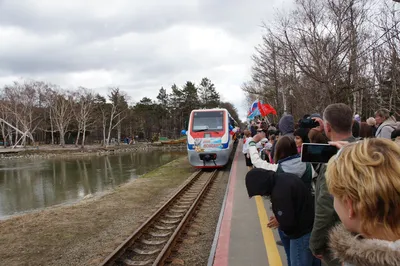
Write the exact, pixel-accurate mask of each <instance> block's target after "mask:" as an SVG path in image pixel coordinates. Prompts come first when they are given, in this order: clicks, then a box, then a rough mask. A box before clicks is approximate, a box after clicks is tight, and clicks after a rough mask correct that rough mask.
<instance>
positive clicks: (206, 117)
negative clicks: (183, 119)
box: [192, 111, 224, 132]
mask: <svg viewBox="0 0 400 266" xmlns="http://www.w3.org/2000/svg"><path fill="white" fill-rule="evenodd" d="M223 115H224V112H222V111H214V112H195V113H194V114H193V126H192V130H193V131H194V132H200V131H223V130H224V126H223V121H224V116H223Z"/></svg>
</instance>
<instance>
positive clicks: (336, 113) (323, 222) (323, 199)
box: [310, 103, 356, 266]
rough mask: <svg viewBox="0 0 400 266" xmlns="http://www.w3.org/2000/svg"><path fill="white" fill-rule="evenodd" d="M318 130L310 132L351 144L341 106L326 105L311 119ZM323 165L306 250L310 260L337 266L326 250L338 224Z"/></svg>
mask: <svg viewBox="0 0 400 266" xmlns="http://www.w3.org/2000/svg"><path fill="white" fill-rule="evenodd" d="M313 119H314V120H315V121H316V122H318V124H319V126H318V127H316V128H313V129H311V130H317V131H319V132H325V135H326V136H327V137H328V138H329V139H330V141H334V142H335V141H348V142H355V141H356V138H354V137H353V135H352V127H353V111H352V110H351V108H350V107H349V106H347V105H345V104H343V103H335V104H331V105H328V106H327V107H326V108H325V110H324V114H323V120H322V119H321V118H313ZM325 172H326V164H322V166H321V168H320V171H319V173H318V177H317V182H316V187H315V218H314V226H313V230H312V232H311V237H310V249H311V251H312V252H313V254H314V256H316V257H317V258H320V259H322V260H323V261H324V262H325V263H326V264H327V265H328V266H340V265H341V263H340V262H339V261H338V260H336V259H333V256H332V254H331V252H330V250H329V247H328V244H327V243H328V238H329V231H330V230H331V229H332V228H333V227H334V226H335V225H336V224H337V223H338V222H339V221H340V220H339V217H338V216H337V214H336V212H335V210H334V208H333V198H332V197H331V195H330V193H329V192H328V188H327V185H326V179H325Z"/></svg>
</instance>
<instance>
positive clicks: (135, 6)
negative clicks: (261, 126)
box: [0, 0, 291, 120]
mask: <svg viewBox="0 0 400 266" xmlns="http://www.w3.org/2000/svg"><path fill="white" fill-rule="evenodd" d="M290 6H291V0H285V1H279V0H247V1H244V0H169V1H164V0H146V1H143V0H113V1H109V0H107V1H105V0H84V1H82V0H69V1H61V0H18V1H16V0H0V87H3V86H4V85H5V84H9V83H11V82H12V81H15V80H20V79H35V80H41V81H46V82H50V83H54V84H57V85H60V86H61V87H63V88H66V89H74V88H77V87H78V86H83V87H87V88H91V89H93V90H95V91H96V92H99V93H100V94H102V95H106V94H107V93H108V88H109V87H115V86H118V87H120V89H121V90H123V91H125V92H126V93H127V94H128V95H129V96H130V100H131V101H132V102H133V103H134V102H138V101H140V99H142V98H143V97H149V98H151V99H153V100H155V99H156V96H157V94H158V92H159V90H160V88H161V87H162V86H163V87H164V88H165V89H167V92H168V93H169V92H171V89H170V87H171V85H172V84H174V83H176V84H177V85H178V86H182V85H184V83H185V82H186V81H193V82H195V83H197V84H198V83H199V82H200V80H201V79H202V78H203V77H208V78H209V79H211V81H212V82H213V83H214V84H215V87H216V88H217V91H218V92H219V93H220V94H221V99H222V100H223V101H228V102H230V103H232V104H233V105H234V106H235V107H236V108H237V109H238V111H239V116H240V118H241V119H242V120H245V117H246V113H247V109H248V104H247V103H246V100H245V95H244V93H243V91H242V90H241V89H240V86H241V84H242V83H243V82H245V81H247V80H249V79H250V73H251V66H252V61H251V55H252V54H253V53H254V46H256V45H257V44H259V43H260V42H261V36H262V32H263V31H262V28H261V24H262V22H263V21H264V22H267V23H268V22H269V21H271V19H272V18H273V16H274V13H275V11H276V10H277V9H287V8H288V7H290Z"/></svg>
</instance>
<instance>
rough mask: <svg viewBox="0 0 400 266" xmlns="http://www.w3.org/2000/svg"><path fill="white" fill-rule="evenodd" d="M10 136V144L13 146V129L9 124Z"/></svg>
mask: <svg viewBox="0 0 400 266" xmlns="http://www.w3.org/2000/svg"><path fill="white" fill-rule="evenodd" d="M8 138H9V141H10V146H13V143H14V142H13V138H12V129H11V127H10V126H8Z"/></svg>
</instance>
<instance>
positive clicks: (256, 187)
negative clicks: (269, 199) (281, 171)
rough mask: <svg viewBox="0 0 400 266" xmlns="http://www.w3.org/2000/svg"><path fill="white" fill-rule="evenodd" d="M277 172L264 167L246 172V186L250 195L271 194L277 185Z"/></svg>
mask: <svg viewBox="0 0 400 266" xmlns="http://www.w3.org/2000/svg"><path fill="white" fill-rule="evenodd" d="M275 176H276V173H275V172H274V171H270V170H265V169H262V168H254V169H252V170H250V171H249V172H247V174H246V188H247V193H248V194H249V197H250V198H251V197H253V196H270V195H271V193H272V190H273V188H274V186H275V178H276V177H275Z"/></svg>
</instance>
